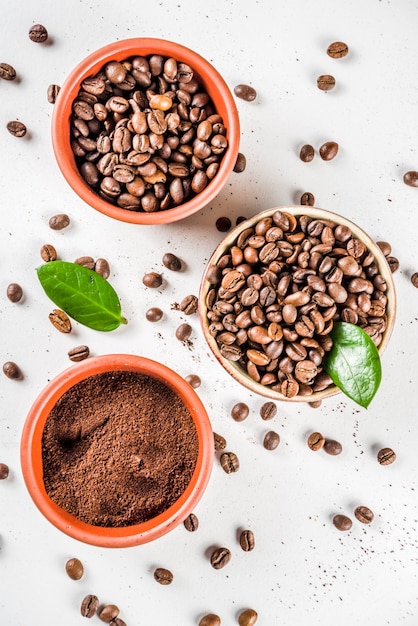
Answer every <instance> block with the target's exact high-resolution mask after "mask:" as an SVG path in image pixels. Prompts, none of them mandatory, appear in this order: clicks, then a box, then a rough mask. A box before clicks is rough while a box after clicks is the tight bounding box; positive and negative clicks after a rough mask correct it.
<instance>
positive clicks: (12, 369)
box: [3, 361, 23, 380]
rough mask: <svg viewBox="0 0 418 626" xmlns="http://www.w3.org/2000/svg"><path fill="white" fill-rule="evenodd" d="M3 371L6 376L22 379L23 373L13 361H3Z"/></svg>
mask: <svg viewBox="0 0 418 626" xmlns="http://www.w3.org/2000/svg"><path fill="white" fill-rule="evenodd" d="M3 373H4V374H5V375H6V376H7V378H11V379H13V380H22V378H23V374H22V371H21V369H20V367H19V366H18V365H16V363H14V361H6V363H3Z"/></svg>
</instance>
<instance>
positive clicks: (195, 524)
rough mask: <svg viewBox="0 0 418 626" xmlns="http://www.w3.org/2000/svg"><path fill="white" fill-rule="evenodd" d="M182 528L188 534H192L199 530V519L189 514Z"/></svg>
mask: <svg viewBox="0 0 418 626" xmlns="http://www.w3.org/2000/svg"><path fill="white" fill-rule="evenodd" d="M183 524H184V528H185V529H186V530H188V531H189V533H194V532H195V531H196V530H197V529H198V528H199V519H198V517H197V516H196V515H195V514H194V513H190V515H188V516H187V517H186V519H185V520H184V522H183Z"/></svg>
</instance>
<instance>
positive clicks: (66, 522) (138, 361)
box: [20, 354, 214, 548]
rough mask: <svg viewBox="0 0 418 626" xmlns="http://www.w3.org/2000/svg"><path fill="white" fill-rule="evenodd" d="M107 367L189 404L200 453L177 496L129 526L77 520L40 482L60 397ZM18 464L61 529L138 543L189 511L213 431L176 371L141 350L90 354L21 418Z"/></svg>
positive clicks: (102, 541)
mask: <svg viewBox="0 0 418 626" xmlns="http://www.w3.org/2000/svg"><path fill="white" fill-rule="evenodd" d="M109 371H131V372H137V373H140V374H144V375H146V376H150V377H152V378H155V379H156V380H158V381H160V382H162V383H163V384H165V385H166V386H167V387H169V388H170V389H172V390H173V391H174V392H175V393H176V394H177V396H179V398H180V399H181V400H182V402H183V404H184V405H185V406H186V407H187V409H188V410H189V412H190V414H191V416H192V419H193V421H194V425H195V427H196V431H197V435H198V445H199V450H198V458H197V462H196V467H195V470H194V473H193V475H192V478H191V481H190V483H189V485H188V486H187V488H186V490H185V491H184V492H183V494H182V495H181V496H180V498H179V499H178V500H177V501H176V502H175V503H174V504H173V505H171V506H170V507H169V508H168V509H167V510H165V511H164V512H163V513H160V514H159V515H157V516H156V517H154V518H152V519H150V520H148V521H146V522H143V523H140V524H136V525H132V526H125V527H118V528H112V527H101V526H93V525H90V524H87V523H85V522H82V521H80V520H79V519H77V518H76V517H74V516H73V515H71V514H70V513H68V512H67V511H65V510H63V509H62V508H61V507H59V506H58V505H57V504H56V503H55V502H53V501H52V500H51V499H50V498H49V496H48V495H47V493H46V490H45V486H44V482H43V467H42V434H43V430H44V426H45V422H46V420H47V417H48V415H49V413H50V412H51V410H52V408H53V407H54V405H55V404H56V403H57V401H58V400H59V398H60V397H61V396H62V394H63V393H65V392H66V391H67V390H68V389H69V388H70V387H72V386H73V385H75V384H76V383H78V382H80V381H81V380H83V379H85V378H88V377H89V376H94V375H96V374H101V373H104V372H109ZM20 456H21V465H22V471H23V477H24V480H25V483H26V487H27V489H28V491H29V494H30V496H31V497H32V499H33V501H34V503H35V505H36V506H37V507H38V509H39V510H40V512H41V513H42V514H43V515H44V516H45V518H46V519H47V520H49V521H50V522H51V523H52V524H53V525H54V526H55V527H56V528H58V529H59V530H61V531H62V532H63V533H65V534H67V535H69V536H70V537H73V538H74V539H77V540H79V541H82V542H84V543H87V544H92V545H96V546H101V547H106V548H123V547H128V546H136V545H140V544H144V543H147V542H149V541H152V540H155V539H157V538H159V537H161V536H163V535H165V534H166V533H168V532H169V531H170V530H172V529H173V528H175V527H176V526H177V525H179V524H180V523H181V522H183V521H184V520H185V519H186V517H187V516H188V515H189V514H190V513H191V512H192V511H193V509H194V508H195V507H196V505H197V503H198V502H199V500H200V498H201V497H202V495H203V493H204V491H205V488H206V486H207V484H208V481H209V478H210V474H211V471H212V465H213V458H214V444H213V432H212V428H211V424H210V421H209V418H208V415H207V413H206V410H205V407H204V406H203V404H202V402H201V401H200V399H199V397H198V396H197V394H196V392H195V391H194V390H193V388H192V387H191V386H190V385H189V384H188V383H187V382H186V381H185V380H184V379H183V378H181V377H180V376H179V375H178V374H176V373H175V372H174V371H172V370H171V369H169V368H168V367H166V366H165V365H162V364H161V363H157V362H156V361H152V360H150V359H146V358H143V357H140V356H135V355H127V354H109V355H104V356H98V357H92V358H88V359H86V360H85V361H83V362H81V363H78V364H77V365H73V366H72V367H70V368H68V369H66V370H65V371H63V372H62V373H61V374H59V375H58V376H57V377H56V378H54V379H53V380H52V381H51V382H50V383H48V385H47V386H46V387H45V388H44V389H43V391H42V392H41V393H40V395H39V396H38V398H37V399H36V400H35V402H34V404H33V405H32V408H31V409H30V411H29V414H28V416H27V418H26V422H25V424H24V428H23V433H22V438H21V447H20Z"/></svg>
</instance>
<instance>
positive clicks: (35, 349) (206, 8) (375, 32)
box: [0, 0, 418, 626]
mask: <svg viewBox="0 0 418 626" xmlns="http://www.w3.org/2000/svg"><path fill="white" fill-rule="evenodd" d="M34 23H43V24H44V25H45V26H46V27H47V28H48V31H49V33H50V38H51V41H50V43H49V44H48V45H38V44H34V43H32V42H31V41H30V40H29V38H28V35H27V32H28V29H29V27H30V26H31V25H32V24H34ZM417 24H418V3H417V0H402V1H400V0H398V1H395V0H393V1H392V2H390V1H388V0H384V1H380V0H346V1H345V2H342V1H337V2H336V1H335V0H316V1H315V2H309V0H293V1H292V2H276V1H275V0H269V1H264V2H262V1H256V2H247V3H243V2H239V1H238V0H234V1H227V2H226V1H225V0H224V1H221V0H212V1H211V2H208V3H203V2H197V1H194V2H192V1H191V0H177V1H175V2H168V1H167V0H162V1H161V2H140V1H138V2H133V1H130V2H128V1H127V0H119V1H118V2H101V1H98V0H90V1H84V0H80V1H71V0H61V2H56V1H55V0H54V1H52V0H16V1H15V2H14V3H9V4H8V7H7V10H3V11H2V36H1V44H0V50H1V52H0V57H1V58H0V61H3V62H8V63H10V64H12V65H13V66H14V67H15V68H16V70H17V72H18V75H19V78H20V81H19V82H18V81H15V82H10V83H8V82H6V81H2V83H1V84H0V93H1V104H0V163H1V175H0V192H1V217H2V220H1V231H0V242H1V244H0V272H1V274H0V290H1V292H2V294H3V295H2V297H1V298H0V323H1V339H0V342H1V343H0V346H1V350H0V354H1V359H2V362H4V361H6V360H13V361H16V362H17V363H18V364H19V365H20V366H21V368H22V369H23V371H24V374H25V379H24V380H23V381H22V382H15V381H11V380H8V379H7V378H6V377H5V376H3V375H2V376H1V377H0V462H5V463H7V464H8V465H9V466H10V468H11V474H10V477H9V479H8V480H5V481H2V482H1V484H0V622H1V623H2V624H8V625H9V624H10V625H12V626H28V625H29V624H43V625H44V624H45V625H48V626H49V625H51V626H53V625H54V626H55V625H56V624H60V626H74V625H75V624H82V623H84V621H83V618H82V617H81V616H80V614H79V605H80V602H81V599H82V598H83V596H84V595H85V594H86V593H95V594H97V595H98V596H99V598H100V599H101V601H102V602H104V603H107V602H112V603H116V604H117V605H119V606H120V608H121V615H120V616H121V617H122V618H123V619H124V620H125V621H126V623H127V624H128V626H141V624H147V625H148V626H162V625H163V624H173V625H174V626H193V625H195V624H197V623H198V621H199V618H200V617H201V616H202V615H203V614H204V613H205V612H216V613H218V614H219V615H220V616H221V617H222V624H224V625H225V626H229V625H233V624H236V623H237V614H238V613H239V611H240V610H241V609H243V608H246V607H248V606H249V607H253V608H254V609H256V610H257V611H258V613H259V619H258V622H257V625H258V624H259V625H260V626H279V625H280V626H305V625H306V624H311V625H313V626H317V625H318V626H319V625H321V626H332V625H333V624H334V623H339V624H341V625H343V626H345V625H347V626H348V625H349V624H350V625H351V624H355V625H359V624H364V623H368V624H372V625H374V624H382V625H383V624H389V625H391V626H398V625H405V626H416V624H417V623H418V580H417V579H418V576H417V573H418V535H417V529H418V510H417V491H416V490H417V473H418V470H417V460H416V458H417V454H416V447H417V440H418V439H417V436H418V427H417V423H416V384H417V369H416V354H417V352H418V334H417V304H418V291H417V290H416V289H414V288H413V287H412V285H411V283H410V275H411V274H412V273H413V272H414V271H417V270H418V235H417V233H418V228H417V225H418V218H417V211H418V190H417V189H411V188H409V187H407V186H405V185H404V184H403V182H402V176H403V173H404V172H405V171H407V170H410V169H418V149H417V106H418V85H417V81H416V72H415V68H416V59H417V56H418V38H417V35H416V27H417ZM134 36H153V37H165V38H167V39H171V40H174V41H178V42H179V43H182V44H184V45H186V46H189V47H191V48H193V49H195V50H196V51H197V52H199V53H201V54H202V55H203V56H205V57H206V58H207V59H208V60H210V61H211V62H212V63H213V64H214V65H215V67H216V68H217V69H218V70H219V71H220V72H221V74H222V75H223V76H224V78H225V79H226V81H227V83H228V84H229V86H230V88H231V89H232V88H233V87H234V85H236V84H238V83H241V82H243V83H250V84H252V85H253V86H254V87H255V88H256V89H257V92H258V98H257V100H256V101H255V102H253V103H246V102H242V101H239V102H238V106H239V112H240V117H241V126H242V141H241V150H242V152H244V153H245V155H246V157H247V169H246V171H245V172H244V173H242V174H232V175H231V177H230V179H229V181H228V184H227V186H226V188H225V189H224V191H223V192H222V193H221V194H220V195H219V196H218V198H217V199H216V200H215V201H214V202H213V203H212V205H211V206H209V207H207V208H206V209H205V210H204V211H202V212H201V213H200V214H198V215H196V216H194V217H192V218H189V219H188V220H186V221H184V222H182V223H177V224H174V225H170V226H166V227H148V228H146V227H135V226H132V225H129V224H121V223H117V222H115V221H111V220H109V219H108V218H106V217H104V216H102V215H100V214H98V213H96V212H95V211H93V210H92V209H90V208H89V207H87V206H85V205H84V204H83V203H82V202H81V201H80V200H79V199H78V198H77V197H76V196H75V195H74V193H73V192H72V190H71V189H70V188H69V187H68V186H67V184H66V182H65V181H64V179H63V177H62V176H61V174H60V172H59V171H58V168H57V166H56V164H55V161H54V157H53V153H52V147H51V142H50V117H51V110H52V105H50V104H49V103H48V102H47V99H46V89H47V87H48V85H49V84H50V83H58V84H62V82H63V81H64V79H65V77H66V75H67V74H68V72H69V71H70V70H71V69H72V68H73V66H74V65H75V64H77V63H78V62H79V61H80V60H81V59H82V58H83V57H84V56H86V55H87V54H88V53H90V52H92V51H93V50H95V49H96V48H98V47H101V46H102V45H104V44H106V43H109V42H111V41H113V40H115V39H124V38H127V37H134ZM335 40H341V41H345V42H347V43H348V45H349V46H350V53H349V55H348V56H347V57H346V58H345V59H341V60H332V59H330V58H329V57H328V56H327V54H326V48H327V46H328V44H329V43H331V42H332V41H335ZM322 73H331V74H334V76H335V77H336V80H337V87H336V88H335V89H334V91H332V92H330V93H323V92H320V91H319V90H318V89H317V87H316V77H317V76H318V75H319V74H322ZM14 118H18V119H21V120H22V121H23V122H25V124H26V125H27V126H28V129H29V131H30V136H29V137H28V138H26V139H16V138H14V137H12V136H10V135H9V134H8V133H7V131H6V129H5V125H6V123H7V122H8V121H9V120H11V119H14ZM327 140H335V141H337V142H338V143H339V144H340V153H339V155H338V157H337V158H336V159H335V161H332V162H329V163H325V162H323V161H321V159H320V158H318V157H316V158H315V160H314V161H313V162H312V163H310V164H305V163H302V162H301V161H300V160H299V158H298V154H299V149H300V146H301V145H302V144H304V143H312V144H313V145H314V146H315V147H316V148H318V147H319V146H320V145H321V144H322V143H323V142H324V141H327ZM303 191H311V192H312V193H314V195H315V197H316V204H317V205H318V206H320V207H322V208H324V209H329V210H332V211H335V212H337V213H341V214H343V215H345V216H346V217H348V218H350V219H353V220H354V221H357V222H358V224H359V225H360V226H361V227H362V228H363V229H364V230H366V231H367V232H368V233H369V234H370V235H371V236H372V237H373V238H374V239H376V240H388V241H390V243H391V244H392V248H393V254H394V255H395V256H397V257H398V258H399V261H400V270H399V271H398V272H397V273H396V275H395V283H396V287H397V294H398V317H397V322H396V327H395V330H394V333H393V337H392V341H391V343H390V345H389V347H388V349H387V351H386V352H385V354H384V357H383V359H382V360H383V382H382V385H381V388H380V390H379V392H378V395H377V396H376V398H375V399H374V401H373V403H372V405H371V406H370V408H369V409H368V410H367V411H366V410H362V409H359V408H357V407H356V406H355V405H354V404H353V403H351V402H350V401H347V400H345V399H344V397H342V396H341V395H340V396H337V397H335V398H333V399H331V400H329V401H328V402H326V403H324V404H323V405H322V406H321V407H320V408H319V409H316V410H314V409H312V408H310V407H309V406H304V405H302V406H300V405H299V406H296V405H292V406H288V405H287V404H278V414H277V416H276V417H275V418H274V421H273V422H269V423H265V422H262V420H261V418H260V416H259V408H260V406H261V404H262V403H263V399H262V398H260V397H254V396H252V395H250V394H249V393H247V392H246V390H245V389H243V388H240V387H239V386H238V385H237V384H236V383H234V382H233V381H231V380H230V379H228V378H227V377H226V374H225V373H224V372H223V370H222V369H221V368H220V366H219V365H218V364H217V363H216V362H215V360H214V358H213V357H212V356H211V355H209V354H208V350H207V348H206V346H205V344H204V341H203V337H202V333H201V331H200V328H199V324H198V319H197V317H196V316H193V319H192V320H191V323H192V325H193V329H194V334H193V346H192V348H190V349H187V348H186V347H184V346H183V345H181V344H180V343H179V342H178V340H177V339H176V338H175V337H174V331H175V328H176V327H177V325H178V324H179V323H180V322H181V321H186V320H185V318H184V316H182V314H180V313H179V312H178V311H174V310H172V308H171V307H172V304H173V303H174V302H178V301H180V299H181V298H182V297H184V296H185V295H187V294H189V293H197V291H198V287H199V281H200V276H201V273H202V271H203V268H204V266H205V262H206V260H207V258H208V256H209V255H210V253H211V252H212V250H213V249H214V247H215V246H216V244H217V243H218V241H220V239H221V237H222V235H221V233H219V232H218V231H217V230H216V228H215V220H216V218H217V217H219V216H222V215H229V216H230V217H231V219H232V221H233V222H234V221H235V219H236V217H237V216H239V215H246V216H250V215H253V214H255V213H257V212H258V211H260V210H262V209H265V208H269V207H271V206H276V205H280V204H293V203H295V202H298V200H299V198H300V195H301V193H302V192H303ZM60 212H66V213H68V214H69V215H70V217H71V221H72V225H71V227H70V228H68V229H67V230H65V231H62V232H54V231H51V230H50V229H49V227H48V219H49V217H50V216H51V215H54V214H55V213H60ZM46 242H49V243H52V244H54V245H55V246H56V248H57V249H58V252H59V254H60V256H61V258H63V259H65V260H74V259H75V258H76V257H78V256H81V255H84V254H88V255H91V256H93V257H96V258H97V257H99V256H104V257H106V258H107V259H108V260H109V262H110V265H111V269H112V274H111V277H110V281H111V283H112V284H113V286H114V287H115V289H116V290H117V292H118V294H119V295H120V298H121V301H122V305H123V310H124V313H125V315H126V317H127V318H128V319H129V324H128V326H127V327H123V328H121V329H119V330H118V331H116V332H113V333H110V334H100V333H97V332H94V331H90V330H88V329H86V328H84V327H81V326H79V325H77V324H75V328H74V331H73V333H72V334H71V335H69V336H64V335H60V334H59V333H57V332H56V331H55V330H54V329H53V328H52V326H51V325H50V323H49V321H48V317H47V316H48V313H49V311H50V309H51V303H50V302H49V301H48V299H47V298H46V296H45V295H44V294H43V292H42V290H41V288H40V286H39V284H38V282H37V278H36V273H35V268H36V266H37V265H38V264H39V263H40V257H39V249H40V247H41V245H42V244H43V243H46ZM168 251H171V252H174V253H176V254H178V255H179V256H180V257H181V258H182V259H183V260H184V261H185V263H186V264H187V269H186V271H185V272H183V273H181V274H170V273H169V272H168V271H164V275H165V278H166V283H165V284H164V287H163V288H162V289H160V290H158V292H157V293H156V292H155V290H154V291H153V290H146V289H145V288H144V287H143V285H142V282H141V278H142V275H143V274H144V273H145V272H146V271H150V270H157V271H159V270H161V269H162V264H161V259H162V255H163V254H164V253H165V252H168ZM10 282H18V283H20V284H21V285H22V287H23V289H24V291H25V294H26V298H25V301H24V302H23V303H21V304H18V305H13V304H11V303H10V302H9V301H8V300H7V298H6V296H5V290H6V287H7V285H8V284H9V283H10ZM152 305H158V306H160V307H161V308H162V309H163V310H164V312H165V317H164V319H163V320H162V321H161V322H159V323H158V324H155V325H151V324H150V323H149V322H147V321H146V319H145V311H146V310H147V308H148V307H149V306H152ZM187 321H190V320H189V319H188V320H187ZM80 343H86V344H88V345H89V346H90V349H91V351H92V353H93V354H104V353H108V352H133V353H138V354H142V355H144V356H149V357H152V358H155V359H157V360H161V361H162V362H164V363H165V364H166V365H168V366H170V367H172V368H173V369H175V370H177V371H178V372H179V374H181V375H184V376H186V375H187V374H189V373H195V374H198V375H199V376H200V377H201V378H202V381H203V382H202V386H201V387H200V388H199V390H198V393H199V396H200V397H201V399H202V400H203V402H204V403H205V405H206V407H207V410H208V413H209V415H210V418H211V420H212V423H213V427H214V430H216V431H217V432H219V433H221V434H223V435H224V436H225V437H226V439H227V441H228V449H230V450H232V451H234V452H236V453H237V454H238V456H239V458H240V460H241V468H240V470H239V472H238V473H236V474H232V475H229V476H228V475H226V474H225V473H224V472H223V470H222V469H221V468H220V466H219V464H218V463H215V466H214V470H213V474H212V478H211V482H210V485H209V488H208V490H207V492H206V494H205V495H204V497H203V499H202V500H201V502H200V503H199V506H198V508H197V510H196V511H195V512H196V514H197V515H198V517H199V519H200V527H199V530H198V531H197V532H196V533H188V532H187V531H186V530H185V529H184V528H183V527H182V526H180V527H179V528H177V529H176V530H174V531H173V532H172V533H171V534H170V535H169V536H166V537H164V538H162V539H160V540H158V541H157V542H155V543H153V544H148V545H145V546H142V547H137V548H130V549H126V550H120V551H119V550H102V549H99V548H94V547H91V546H85V545H83V544H80V543H77V542H76V541H74V540H72V539H70V538H68V537H66V536H64V535H62V534H60V533H59V532H58V531H57V530H55V528H53V527H52V526H51V525H50V524H49V523H48V522H47V521H46V520H44V519H43V517H42V516H41V515H40V513H39V512H38V511H37V509H35V507H34V505H33V504H32V501H31V500H30V498H29V496H28V494H27V492H26V489H25V486H24V484H23V479H22V474H21V470H20V462H19V440H20V433H21V429H22V426H23V423H24V420H25V416H26V413H27V411H28V409H29V407H30V406H31V404H32V402H33V400H34V399H35V397H36V396H37V394H38V393H39V391H40V390H41V389H42V387H43V386H44V385H45V384H46V383H47V381H48V380H49V379H51V378H52V377H54V376H55V375H56V374H58V373H59V372H60V371H62V370H63V369H64V368H66V367H68V366H69V365H70V362H69V361H68V357H67V350H68V349H69V348H71V347H73V346H75V345H78V344H80ZM237 401H244V402H247V403H248V404H249V406H250V408H251V413H250V416H249V418H248V419H247V420H246V421H245V422H243V423H240V424H238V423H236V422H234V421H233V420H232V418H231V417H230V415H229V413H230V409H231V407H232V405H233V404H234V403H235V402H237ZM269 428H273V429H275V430H277V432H279V433H280V436H281V444H280V446H279V448H278V449H277V450H276V451H274V452H267V451H266V450H264V449H263V446H262V443H261V442H262V437H263V434H264V432H265V430H266V429H269ZM311 430H320V431H322V432H323V433H324V434H325V435H326V436H328V437H331V438H335V439H338V440H339V441H341V443H342V444H343V447H344V450H343V453H342V454H341V456H339V457H335V458H334V457H329V456H327V455H325V454H320V453H317V454H314V453H312V452H311V451H310V450H309V449H308V448H307V446H306V435H307V434H308V433H309V432H310V431H311ZM383 446H391V447H393V448H394V450H395V451H396V452H397V455H398V459H397V461H396V462H395V464H394V465H392V466H389V467H380V466H379V465H378V463H377V461H376V451H377V450H378V449H379V448H380V447H383ZM358 504H366V505H367V506H369V507H370V508H371V509H372V510H373V511H374V512H375V516H376V517H375V520H374V522H373V523H372V524H371V525H370V526H368V527H366V526H362V525H361V524H360V523H359V522H357V521H356V520H355V522H354V524H353V528H352V530H351V531H350V532H348V533H340V532H338V531H337V530H336V529H335V528H334V527H333V525H332V523H331V518H332V515H333V514H335V513H337V512H343V513H345V514H348V515H351V516H352V511H353V509H354V507H355V506H357V505H358ZM242 527H247V528H251V529H252V530H253V531H254V533H255V538H256V548H255V550H254V551H253V552H251V553H244V552H242V550H241V549H240V547H239V544H238V542H237V531H238V529H239V528H242ZM214 544H220V545H226V546H228V547H229V548H230V549H231V551H232V560H231V562H230V564H229V565H228V566H227V567H226V568H225V569H224V570H220V571H215V570H213V569H212V568H211V566H210V564H209V561H208V556H207V551H208V548H209V547H210V546H212V545H214ZM72 556H77V557H78V558H80V559H81V560H82V561H83V563H84V565H85V569H86V574H85V577H84V578H83V579H82V580H81V581H79V582H74V581H71V580H70V579H69V578H68V577H67V576H66V574H65V569H64V565H65V562H66V560H67V559H68V558H69V557H72ZM155 566H163V567H168V568H169V569H171V570H172V571H173V573H174V576H175V580H174V583H173V584H172V585H171V586H170V587H161V586H159V585H158V584H157V583H155V581H154V580H153V577H152V571H153V569H154V567H155ZM93 622H94V623H98V618H97V617H96V618H94V619H93V620H92V621H91V623H92V624H93ZM89 623H90V622H89Z"/></svg>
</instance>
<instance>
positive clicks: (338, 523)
mask: <svg viewBox="0 0 418 626" xmlns="http://www.w3.org/2000/svg"><path fill="white" fill-rule="evenodd" d="M332 523H333V524H334V526H335V528H337V530H350V528H351V527H352V525H353V522H352V521H351V519H350V518H349V517H347V515H341V514H338V515H334V517H333V518H332Z"/></svg>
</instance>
